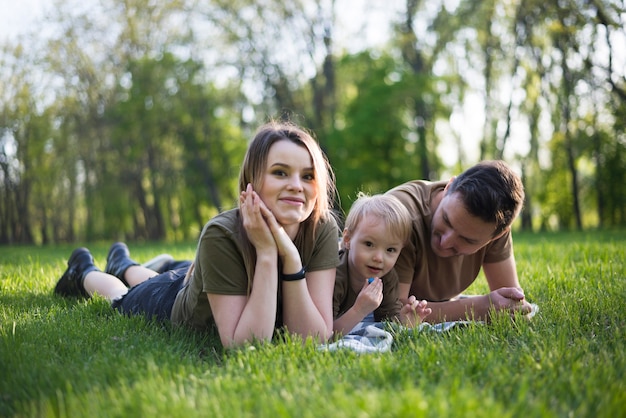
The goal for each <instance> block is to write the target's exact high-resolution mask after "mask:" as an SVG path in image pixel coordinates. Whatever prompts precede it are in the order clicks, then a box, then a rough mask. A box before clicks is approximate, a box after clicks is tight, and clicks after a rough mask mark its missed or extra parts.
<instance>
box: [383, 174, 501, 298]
mask: <svg viewBox="0 0 626 418" xmlns="http://www.w3.org/2000/svg"><path fill="white" fill-rule="evenodd" d="M447 183H448V182H447V181H438V182H429V181H424V180H414V181H409V182H407V183H404V184H401V185H399V186H397V187H395V188H393V189H391V190H389V191H388V192H387V193H389V194H392V195H394V196H395V197H397V198H398V199H400V201H401V202H402V203H403V204H404V205H405V206H406V207H407V208H408V209H409V212H410V213H411V215H412V218H413V226H412V231H411V237H410V239H409V242H408V244H407V245H405V247H404V248H403V249H402V252H401V253H400V257H398V261H397V262H396V265H395V269H396V271H397V273H398V276H399V279H400V283H411V291H410V293H409V295H415V297H416V298H417V299H426V300H428V301H433V302H439V301H444V300H450V299H452V298H453V297H455V296H458V295H459V294H460V293H461V292H463V291H464V290H465V289H467V288H468V287H469V286H470V285H471V284H472V283H473V282H474V280H476V277H477V276H478V273H479V272H480V269H481V267H482V265H483V264H485V263H496V262H499V261H503V260H506V259H507V258H509V257H510V256H511V254H512V252H513V250H512V248H513V243H512V239H511V234H510V232H507V233H506V234H504V235H503V236H502V237H500V238H498V239H497V240H494V241H492V242H490V243H489V244H487V245H486V246H485V247H483V248H481V249H480V250H479V251H477V252H476V253H474V254H470V255H464V256H454V257H445V258H444V257H439V256H437V255H436V254H435V253H434V252H433V250H432V248H431V246H430V237H431V233H432V228H431V226H432V218H433V213H431V210H430V203H431V201H432V198H433V196H435V195H436V194H437V193H438V192H441V191H443V190H444V188H445V187H446V184H447Z"/></svg>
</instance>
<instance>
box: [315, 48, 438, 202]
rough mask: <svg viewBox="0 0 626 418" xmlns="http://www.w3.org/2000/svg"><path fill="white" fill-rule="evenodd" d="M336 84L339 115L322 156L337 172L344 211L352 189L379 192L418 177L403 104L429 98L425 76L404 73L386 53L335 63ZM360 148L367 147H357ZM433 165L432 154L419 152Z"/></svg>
mask: <svg viewBox="0 0 626 418" xmlns="http://www.w3.org/2000/svg"><path fill="white" fill-rule="evenodd" d="M337 69H338V73H339V76H340V77H342V78H341V79H342V80H343V79H344V78H345V82H343V83H342V86H343V87H342V89H341V95H342V97H341V100H340V102H341V103H343V106H345V109H343V108H342V109H341V114H342V117H341V120H339V121H337V122H336V123H335V129H334V130H333V131H332V132H331V133H330V134H329V135H328V137H327V140H326V144H327V152H328V156H329V158H330V160H331V163H332V164H333V167H334V169H335V172H336V176H337V186H338V189H339V191H340V194H341V196H340V197H341V201H342V204H343V205H344V210H345V211H347V210H348V209H349V207H350V203H351V202H352V201H353V200H354V199H355V198H356V194H357V192H358V191H365V192H367V193H381V192H385V191H386V190H388V189H390V188H392V187H394V186H396V185H398V184H400V183H402V182H404V181H407V180H412V179H415V178H420V174H419V173H420V172H421V168H420V161H421V160H422V156H421V155H420V147H419V146H418V144H417V142H419V141H424V140H425V139H424V138H418V137H417V136H415V135H414V134H412V132H413V133H414V125H415V119H416V116H415V113H414V108H412V107H410V106H409V107H408V108H407V104H410V103H414V102H415V101H416V100H420V99H418V98H417V97H416V95H415V94H414V92H416V91H419V92H420V94H421V96H422V98H424V97H433V96H434V95H433V94H432V91H431V88H430V83H431V82H432V80H431V79H430V78H428V77H420V76H419V75H414V74H412V73H411V72H408V71H407V70H406V68H405V67H404V66H403V65H402V64H398V63H396V62H395V61H394V59H393V58H392V57H391V56H389V55H387V54H381V55H380V56H373V55H372V54H371V53H369V52H364V53H361V54H356V55H354V56H346V57H344V58H343V59H342V60H341V61H340V62H338V63H337ZM363 150H371V151H370V152H363ZM425 158H426V159H428V160H430V161H431V164H432V165H433V166H435V167H436V164H435V163H434V162H435V161H436V155H435V153H433V152H429V153H428V155H426V156H425Z"/></svg>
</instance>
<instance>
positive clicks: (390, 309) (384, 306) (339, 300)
mask: <svg viewBox="0 0 626 418" xmlns="http://www.w3.org/2000/svg"><path fill="white" fill-rule="evenodd" d="M348 254H349V250H341V251H340V252H339V266H338V267H337V274H336V276H335V291H334V292H333V318H334V319H337V318H339V317H340V316H341V315H343V314H344V313H346V312H347V311H348V310H349V309H350V308H351V307H352V306H354V302H356V298H357V296H358V293H357V292H355V291H354V290H353V289H352V286H350V271H349V270H350V269H349V265H348ZM380 279H381V280H382V281H383V301H382V302H381V303H380V306H379V307H378V308H376V309H375V310H374V319H375V320H376V322H380V321H383V320H393V319H395V318H396V317H397V316H398V315H399V314H400V309H401V308H402V303H400V299H398V275H397V274H396V272H395V270H394V269H391V271H389V273H387V274H385V275H384V276H383V277H381V278H380Z"/></svg>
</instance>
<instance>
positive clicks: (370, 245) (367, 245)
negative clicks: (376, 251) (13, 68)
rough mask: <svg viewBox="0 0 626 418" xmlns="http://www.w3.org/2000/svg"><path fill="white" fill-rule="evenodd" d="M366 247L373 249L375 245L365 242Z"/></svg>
mask: <svg viewBox="0 0 626 418" xmlns="http://www.w3.org/2000/svg"><path fill="white" fill-rule="evenodd" d="M365 246H366V247H373V246H374V244H373V243H372V241H365Z"/></svg>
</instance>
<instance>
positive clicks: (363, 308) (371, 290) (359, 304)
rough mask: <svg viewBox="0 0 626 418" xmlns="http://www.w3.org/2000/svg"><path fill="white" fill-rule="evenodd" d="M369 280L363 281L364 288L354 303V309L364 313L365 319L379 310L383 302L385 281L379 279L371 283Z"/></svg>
mask: <svg viewBox="0 0 626 418" xmlns="http://www.w3.org/2000/svg"><path fill="white" fill-rule="evenodd" d="M370 279H371V278H370ZM368 280H369V279H365V280H364V281H363V287H362V288H361V291H360V292H359V294H358V296H357V297H356V301H355V302H354V308H355V309H357V310H358V312H360V313H362V314H363V317H365V315H367V314H369V313H370V312H372V311H373V310H374V309H376V308H378V307H379V306H380V304H381V303H382V301H383V281H382V280H380V279H379V278H378V277H376V278H374V280H372V282H371V283H369V282H368Z"/></svg>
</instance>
